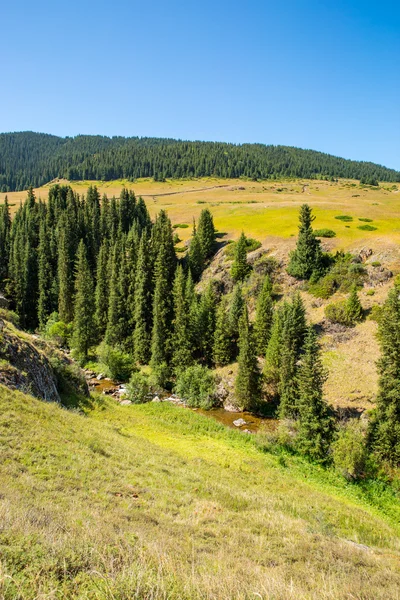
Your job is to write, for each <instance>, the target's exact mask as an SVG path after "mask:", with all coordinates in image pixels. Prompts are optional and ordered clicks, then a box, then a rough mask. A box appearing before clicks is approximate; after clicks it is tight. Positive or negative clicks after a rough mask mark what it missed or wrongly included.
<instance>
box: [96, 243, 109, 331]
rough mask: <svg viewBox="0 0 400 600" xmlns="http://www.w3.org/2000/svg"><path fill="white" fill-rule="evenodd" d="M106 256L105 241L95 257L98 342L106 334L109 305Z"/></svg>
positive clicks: (106, 245) (107, 247)
mask: <svg viewBox="0 0 400 600" xmlns="http://www.w3.org/2000/svg"><path fill="white" fill-rule="evenodd" d="M108 254H109V244H108V241H107V239H105V241H104V242H103V243H102V245H101V246H100V252H99V255H98V257H97V271H96V279H97V280H96V292H95V302H96V313H95V321H96V327H97V334H98V340H99V341H100V340H101V339H102V338H103V337H104V334H105V332H106V328H107V321H108V304H109V272H108Z"/></svg>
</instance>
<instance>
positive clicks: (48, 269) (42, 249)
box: [38, 221, 56, 329]
mask: <svg viewBox="0 0 400 600" xmlns="http://www.w3.org/2000/svg"><path fill="white" fill-rule="evenodd" d="M38 260H39V272H38V281H39V300H38V319H39V327H40V328H41V329H43V328H44V326H45V325H46V322H47V320H48V318H49V316H50V315H51V313H52V312H54V311H55V310H56V299H55V297H54V292H55V289H54V281H53V279H54V276H53V272H52V265H51V252H50V236H49V235H48V231H47V229H46V224H45V221H42V224H41V227H40V234H39V250H38Z"/></svg>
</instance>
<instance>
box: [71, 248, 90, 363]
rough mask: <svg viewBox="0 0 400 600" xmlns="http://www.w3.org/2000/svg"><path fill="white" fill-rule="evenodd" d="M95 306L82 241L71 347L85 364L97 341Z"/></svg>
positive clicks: (77, 271) (77, 269) (78, 258)
mask: <svg viewBox="0 0 400 600" xmlns="http://www.w3.org/2000/svg"><path fill="white" fill-rule="evenodd" d="M93 306H94V289H93V279H92V274H91V272H90V268H89V263H88V260H87V253H86V248H85V245H84V243H83V240H81V242H80V244H79V248H78V253H77V263H76V278H75V302H74V315H75V316H74V325H73V335H72V340H71V345H72V348H73V349H74V351H75V354H76V356H77V357H78V359H79V360H81V361H83V362H85V361H86V360H87V357H88V351H89V348H90V347H91V346H92V345H93V344H94V342H95V340H96V328H95V321H94V311H93Z"/></svg>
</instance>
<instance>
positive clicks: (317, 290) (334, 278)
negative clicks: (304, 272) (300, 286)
mask: <svg viewBox="0 0 400 600" xmlns="http://www.w3.org/2000/svg"><path fill="white" fill-rule="evenodd" d="M353 260H354V257H353V256H352V255H351V254H349V253H343V252H338V253H336V255H335V256H333V257H331V263H332V264H331V267H330V269H329V271H328V272H327V274H326V275H324V276H323V277H321V278H319V279H318V278H315V280H314V277H311V279H310V283H309V287H308V291H309V292H310V293H311V294H313V295H314V296H315V297H316V298H324V299H326V298H329V297H330V296H332V294H334V293H335V292H336V291H338V290H340V291H341V292H344V293H347V292H349V291H350V290H351V289H352V287H353V286H354V285H356V286H357V287H358V286H360V285H362V282H363V279H364V278H365V276H366V269H365V267H364V266H363V265H361V264H360V263H354V262H352V261H353Z"/></svg>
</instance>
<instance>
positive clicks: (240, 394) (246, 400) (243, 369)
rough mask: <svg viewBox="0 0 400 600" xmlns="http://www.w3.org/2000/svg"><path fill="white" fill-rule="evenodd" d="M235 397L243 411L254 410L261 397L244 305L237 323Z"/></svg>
mask: <svg viewBox="0 0 400 600" xmlns="http://www.w3.org/2000/svg"><path fill="white" fill-rule="evenodd" d="M235 395H236V399H237V401H238V402H239V404H240V405H241V406H242V407H243V408H244V409H245V410H249V409H254V408H255V407H256V406H257V404H258V402H259V400H260V396H261V383H260V372H259V369H258V364H257V357H256V353H255V348H254V344H253V340H252V335H251V330H250V326H249V316H248V312H247V306H246V305H245V306H244V309H243V313H242V316H241V317H240V321H239V360H238V373H237V377H236V381H235Z"/></svg>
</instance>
